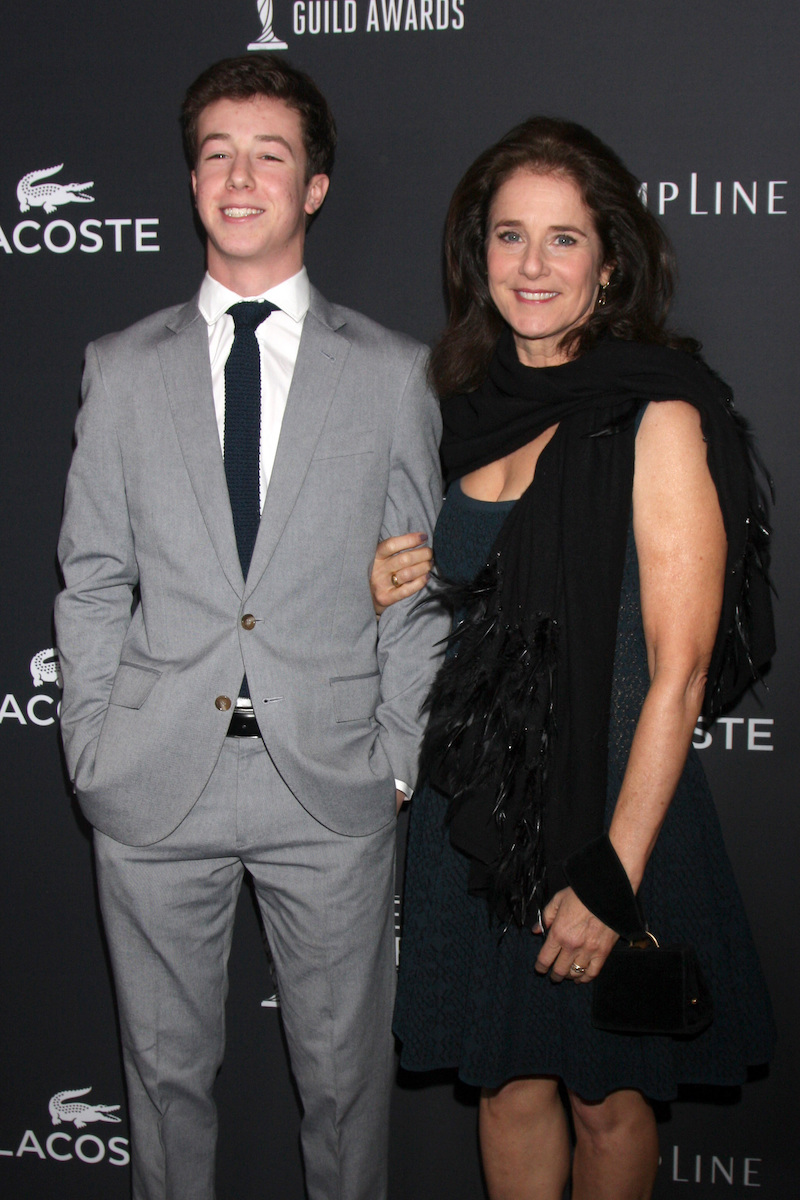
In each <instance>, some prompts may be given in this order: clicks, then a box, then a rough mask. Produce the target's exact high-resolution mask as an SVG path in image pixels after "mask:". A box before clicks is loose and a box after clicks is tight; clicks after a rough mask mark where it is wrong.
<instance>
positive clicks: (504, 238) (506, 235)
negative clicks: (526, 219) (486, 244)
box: [498, 229, 522, 242]
mask: <svg viewBox="0 0 800 1200" xmlns="http://www.w3.org/2000/svg"><path fill="white" fill-rule="evenodd" d="M498 237H499V238H500V241H501V242H519V241H521V240H522V239H521V238H520V236H519V234H518V233H517V231H516V230H515V229H504V230H502V232H501V233H499V234H498Z"/></svg>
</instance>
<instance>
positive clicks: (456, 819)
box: [373, 118, 773, 1200]
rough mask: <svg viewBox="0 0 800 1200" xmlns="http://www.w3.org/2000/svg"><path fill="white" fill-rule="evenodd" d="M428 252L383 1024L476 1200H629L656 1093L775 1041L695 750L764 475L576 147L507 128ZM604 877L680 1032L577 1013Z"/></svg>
mask: <svg viewBox="0 0 800 1200" xmlns="http://www.w3.org/2000/svg"><path fill="white" fill-rule="evenodd" d="M445 241H446V261H447V276H448V285H449V293H450V308H451V311H450V320H449V324H448V326H447V329H446V331H445V333H444V335H443V336H442V338H441V340H440V342H439V344H438V345H437V347H436V349H435V350H434V352H433V356H432V366H431V370H432V378H433V381H434V384H435V386H436V387H437V389H438V391H439V394H440V395H441V397H442V401H443V403H442V408H443V418H444V439H443V445H442V456H443V462H444V466H445V472H446V477H447V481H448V484H449V490H448V493H447V498H446V500H445V504H444V508H443V510H442V514H441V516H440V519H439V523H438V525H437V530H436V535H435V542H434V551H435V555H436V561H437V566H438V570H439V573H440V574H441V575H442V576H443V577H444V578H445V579H447V580H449V581H450V583H449V585H448V587H446V589H445V592H446V594H447V595H448V596H449V599H450V602H451V603H452V604H453V605H454V607H455V608H456V609H457V620H456V626H455V629H454V633H453V636H452V639H451V643H452V644H451V647H450V652H449V654H448V658H447V661H446V662H445V664H444V666H443V668H442V670H441V672H440V675H439V678H438V680H437V683H436V685H435V687H434V691H433V694H432V697H431V701H430V713H431V715H430V723H429V729H428V733H427V735H426V742H425V746H424V749H423V756H422V775H423V778H425V779H427V781H428V782H427V783H426V784H425V786H424V787H423V788H422V789H421V790H420V791H419V792H418V794H417V796H416V797H415V799H414V801H413V806H412V820H411V828H410V834H409V849H408V865H407V876H406V897H405V920H404V937H403V948H402V962H401V972H400V982H399V994H398V1002H397V1011H396V1022H395V1029H396V1033H397V1035H398V1037H399V1039H400V1041H401V1043H402V1063H403V1066H404V1067H406V1068H408V1069H410V1070H431V1069H435V1068H442V1067H458V1070H459V1073H460V1075H461V1077H462V1078H463V1079H464V1080H465V1081H466V1082H467V1083H470V1084H475V1085H478V1086H480V1087H481V1089H482V1093H481V1102H480V1142H481V1151H482V1157H483V1164H484V1170H485V1175H486V1181H487V1185H488V1189H489V1194H490V1196H491V1198H492V1200H529V1198H533V1197H536V1200H551V1198H552V1200H556V1198H559V1200H560V1197H561V1196H562V1192H563V1189H564V1187H565V1184H566V1182H567V1178H568V1176H569V1174H570V1169H571V1172H572V1188H573V1191H572V1195H573V1197H574V1200H589V1198H591V1200H605V1198H608V1200H612V1198H613V1200H641V1198H643V1197H648V1196H650V1195H651V1191H652V1187H653V1181H654V1178H655V1172H656V1167H657V1163H658V1141H657V1137H656V1127H655V1121H654V1117H653V1113H652V1109H651V1107H650V1103H649V1101H650V1100H652V1099H669V1098H671V1097H673V1096H674V1095H675V1093H676V1088H677V1086H678V1084H680V1083H706V1084H737V1083H740V1082H742V1081H743V1080H744V1078H745V1076H746V1071H747V1066H748V1064H751V1063H759V1062H764V1061H766V1059H767V1058H768V1057H769V1055H770V1052H771V1048H772V1040H773V1032H772V1023H771V1016H770V1010H769V1001H768V998H767V995H766V991H765V988H764V984H763V980H762V976H761V973H760V968H759V966H758V961H757V958H756V954H755V951H754V948H753V945H752V941H751V938H750V934H749V931H748V928H747V922H746V918H745V916H744V913H743V911H742V907H741V902H740V899H739V896H738V893H737V891H736V885H735V883H734V881H733V878H732V875H731V871H730V866H729V864H728V862H727V859H726V857H725V852H724V849H723V846H722V840H721V835H720V831H719V826H718V823H717V819H716V816H715V813H714V810H713V805H712V802H711V798H710V795H709V793H708V788H707V785H706V783H705V779H704V777H703V774H702V770H701V768H700V766H699V762H698V761H697V758H696V755H695V754H694V752H693V751H691V750H690V744H691V740H692V732H693V730H694V728H695V725H696V722H697V719H698V716H699V715H700V713H701V712H703V713H705V714H706V715H711V714H713V713H715V712H716V711H718V710H719V708H720V707H721V706H723V705H728V704H730V703H731V702H732V700H733V699H734V698H735V697H736V696H737V695H738V694H739V693H740V692H741V691H742V690H743V689H744V687H745V686H746V685H747V683H749V682H751V681H752V677H753V669H754V668H758V667H760V666H763V665H764V664H765V663H766V661H767V660H768V659H769V657H770V655H771V653H772V648H773V647H772V625H771V612H770V608H769V592H768V587H767V584H766V580H765V577H764V570H763V561H764V556H765V550H766V547H765V545H764V544H763V543H764V541H765V539H766V532H765V530H764V523H763V517H762V515H761V514H760V495H759V490H758V487H757V485H756V483H755V479H754V475H753V469H752V464H751V460H750V453H749V449H748V446H747V440H746V435H745V432H744V426H743V422H741V420H740V419H739V418H738V417H737V416H736V415H735V414H734V413H733V411H732V405H731V401H730V398H729V396H728V393H727V390H726V388H725V385H724V384H723V383H722V382H721V381H720V380H719V379H718V378H717V377H716V376H714V375H713V374H712V373H711V372H710V371H709V369H708V368H707V367H706V366H705V365H704V364H703V363H702V361H701V360H699V359H698V358H697V357H696V355H695V352H696V350H697V345H696V343H693V342H690V341H688V340H682V339H679V338H678V337H676V336H674V335H673V334H671V333H670V332H669V331H668V330H667V329H666V327H665V317H666V312H667V307H668V303H669V299H670V295H671V290H672V273H671V265H670V252H669V248H668V245H667V243H666V240H665V238H664V235H663V233H662V231H661V229H660V227H659V226H658V223H657V222H656V221H655V219H654V218H653V217H652V216H651V215H650V214H649V213H648V212H647V211H646V210H645V209H644V207H643V206H642V205H641V203H640V200H639V198H638V194H637V184H636V181H635V180H634V179H633V177H632V176H631V175H630V173H629V172H628V171H627V170H626V169H625V167H624V166H623V165H622V163H621V162H620V161H619V159H618V158H617V157H616V155H614V154H613V152H612V151H610V150H609V149H608V147H606V146H605V145H604V144H603V143H602V142H600V141H599V140H598V139H597V138H595V137H594V135H592V134H591V133H589V132H588V131H587V130H585V129H583V128H581V127H580V126H577V125H574V124H571V123H569V122H563V121H557V120H551V119H547V118H533V119H532V120H530V121H527V122H525V123H524V124H522V125H520V126H518V127H517V128H516V129H514V130H512V131H511V132H510V133H509V134H508V135H507V136H506V137H504V138H503V139H502V140H501V141H500V142H498V143H497V144H496V145H495V146H492V147H491V148H490V149H489V150H488V151H486V152H485V153H484V154H483V155H481V157H480V158H479V159H478V160H477V161H476V162H475V163H474V164H473V166H472V167H471V168H470V170H469V171H468V172H467V174H466V175H465V177H464V179H463V180H462V181H461V183H460V184H459V186H458V188H457V190H456V193H455V195H454V197H453V201H452V204H451V207H450V212H449V216H448V221H447V229H446V235H445ZM419 550H420V546H419V543H418V541H416V540H415V539H413V538H409V539H402V538H401V539H399V540H398V539H395V540H394V541H393V543H392V545H391V546H389V547H387V546H384V547H382V548H380V549H379V554H378V558H377V559H376V565H375V569H374V572H373V595H374V598H375V600H376V604H378V605H380V604H386V603H388V602H390V601H391V600H392V599H393V593H394V592H398V593H399V592H400V591H401V590H402V591H403V592H404V593H405V590H406V589H408V588H412V587H418V586H422V584H421V582H420V581H421V580H422V578H423V576H424V573H425V571H426V570H427V564H426V563H425V562H421V560H420V558H419ZM405 554H408V555H410V559H409V560H408V561H407V560H405V559H404V558H403V555H405ZM392 575H393V576H394V578H393V579H391V580H390V576H392ZM587 848H588V849H587ZM587 862H588V863H589V866H588V867H587ZM620 864H621V866H622V868H624V874H623V875H622V876H621V878H622V880H623V881H624V887H625V888H627V889H628V892H630V888H628V883H627V881H628V880H629V881H630V885H631V886H632V888H633V890H634V891H635V892H636V893H637V895H638V900H639V903H640V905H641V907H642V909H643V911H644V914H645V916H646V919H647V921H648V923H649V927H650V929H652V930H653V931H654V932H655V934H656V935H657V936H658V938H659V939H660V941H661V942H662V944H664V943H675V942H689V943H691V944H692V945H693V946H694V948H695V949H696V951H697V954H698V956H699V958H700V961H701V965H702V969H703V971H704V973H705V975H706V976H707V978H708V981H709V983H710V987H711V991H712V994H713V1002H714V1020H713V1023H712V1024H711V1026H710V1028H708V1029H707V1030H706V1031H705V1032H703V1033H701V1034H699V1035H698V1036H695V1037H693V1038H682V1039H675V1038H672V1037H667V1036H655V1035H652V1036H649V1035H648V1036H634V1035H630V1034H620V1033H609V1032H606V1031H604V1030H602V1029H599V1028H595V1027H594V1026H593V1025H592V1016H591V1001H592V992H593V991H594V990H595V989H594V987H593V986H587V985H592V984H593V981H594V980H596V979H597V978H598V976H600V974H601V972H602V970H603V967H604V964H605V962H606V959H607V957H608V955H609V954H610V952H611V951H612V949H613V948H614V946H615V944H616V943H617V941H618V932H616V931H615V929H614V928H612V924H613V923H614V921H613V917H611V916H609V915H608V914H609V913H610V912H612V911H613V908H614V900H615V895H614V880H615V879H618V873H619V869H620ZM587 872H588V875H587ZM626 877H627V879H626ZM581 896H584V897H587V898H588V897H593V899H591V900H589V904H588V905H587V903H584V902H583V900H582V899H581V898H580V897H581ZM603 916H606V920H607V921H609V922H610V923H605V922H604V920H603V919H602V917H603ZM617 928H618V929H619V926H618V927H617ZM560 1088H562V1089H563V1090H564V1092H565V1094H566V1096H567V1097H568V1100H569V1108H570V1110H571V1117H572V1123H573V1125H574V1133H575V1149H574V1157H573V1161H572V1166H571V1168H570V1137H569V1125H568V1118H567V1113H566V1111H565V1109H564V1106H563V1105H562V1102H561V1099H560V1091H559V1089H560Z"/></svg>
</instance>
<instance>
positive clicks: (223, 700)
mask: <svg viewBox="0 0 800 1200" xmlns="http://www.w3.org/2000/svg"><path fill="white" fill-rule="evenodd" d="M230 706H231V698H230V696H217V698H216V700H215V701H214V707H215V708H218V709H219V711H220V712H227V711H228V709H229V708H230Z"/></svg>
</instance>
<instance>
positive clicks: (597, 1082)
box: [395, 483, 774, 1100]
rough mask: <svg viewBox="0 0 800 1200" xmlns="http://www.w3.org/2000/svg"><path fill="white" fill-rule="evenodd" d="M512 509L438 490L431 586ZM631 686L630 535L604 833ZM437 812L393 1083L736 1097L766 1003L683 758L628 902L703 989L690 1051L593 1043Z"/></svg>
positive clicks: (642, 669) (408, 899) (638, 674)
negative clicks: (438, 1081) (497, 913)
mask: <svg viewBox="0 0 800 1200" xmlns="http://www.w3.org/2000/svg"><path fill="white" fill-rule="evenodd" d="M512 507H513V502H499V503H491V502H487V501H481V500H475V499H473V498H471V497H469V496H466V495H464V493H463V492H462V491H461V487H460V485H459V484H458V483H455V484H453V485H452V487H451V488H450V490H449V492H448V495H447V498H446V500H445V504H444V507H443V509H442V512H441V515H440V518H439V522H438V524H437V527H436V533H435V538H434V551H435V556H436V562H437V564H438V568H439V570H440V572H441V573H442V574H443V575H444V576H445V577H446V578H449V579H456V580H464V581H467V580H469V579H472V578H473V577H474V576H475V575H476V574H477V573H478V571H479V570H480V568H481V567H482V566H483V564H484V563H485V561H486V559H487V557H488V554H489V551H490V549H491V547H492V545H493V543H494V540H495V538H496V536H497V534H498V532H499V530H500V527H501V525H502V523H503V520H504V519H505V517H506V516H507V515H508V513H509V511H510V510H511V508H512ZM532 553H534V554H535V547H534V548H532ZM647 687H648V672H647V655H646V647H645V641H644V634H643V630H642V618H641V609H640V603H639V576H638V563H637V558H636V548H635V545H634V541H633V534H632V532H631V533H630V535H629V540H628V549H627V555H626V563H625V572H624V578H623V585H622V594H621V601H620V611H619V621H618V628H617V641H616V652H615V657H614V675H613V685H612V709H611V726H610V732H609V762H608V766H609V777H608V802H607V809H606V823H607V824H608V823H610V820H611V816H612V813H613V809H614V804H615V802H616V797H617V795H618V793H619V789H620V786H621V784H622V779H623V775H624V773H625V767H626V763H627V759H628V754H629V751H630V746H631V742H632V740H633V734H634V731H635V728H636V723H637V720H638V716H639V712H640V710H641V706H642V703H643V701H644V697H645V694H646V692H647ZM446 811H447V801H446V800H445V799H444V798H443V797H442V796H441V795H439V793H437V792H436V791H435V790H434V789H432V788H430V787H428V786H424V787H423V788H421V789H420V791H419V792H418V793H417V794H416V795H415V797H414V801H413V804H412V816H411V825H410V830H409V843H408V856H407V864H406V877H405V890H404V917H403V939H402V950H401V959H400V978H399V985H398V997H397V1008H396V1013H395V1032H396V1034H397V1035H398V1037H399V1039H400V1041H401V1044H402V1048H401V1063H402V1066H403V1067H404V1068H406V1069H408V1070H412V1071H428V1070H434V1069H438V1068H457V1069H458V1073H459V1075H460V1077H461V1078H462V1079H463V1080H464V1081H465V1082H466V1083H469V1084H473V1085H477V1086H482V1087H497V1086H499V1085H500V1084H502V1083H504V1082H506V1081H507V1080H509V1079H511V1078H514V1077H515V1076H521V1075H556V1076H559V1077H560V1078H561V1079H563V1080H564V1082H565V1083H566V1085H567V1086H568V1087H569V1088H570V1089H572V1090H573V1091H575V1092H577V1093H578V1094H579V1095H581V1096H582V1097H584V1098H585V1099H587V1100H597V1099H601V1098H602V1097H604V1096H606V1095H607V1094H608V1093H609V1092H611V1091H613V1090H615V1089H617V1088H637V1089H639V1090H641V1091H642V1092H643V1093H644V1094H645V1095H647V1096H649V1097H651V1098H652V1099H655V1100H669V1099H672V1098H674V1096H675V1095H676V1092H677V1088H678V1086H679V1085H680V1084H718V1085H734V1084H739V1083H742V1082H744V1080H745V1078H746V1075H747V1068H748V1066H749V1065H755V1064H760V1063H764V1062H766V1061H768V1059H769V1058H770V1056H771V1052H772V1047H773V1043H774V1028H773V1022H772V1015H771V1009H770V1004H769V998H768V995H767V991H766V986H765V984H764V980H763V976H762V973H761V968H760V965H759V962H758V957H757V954H756V951H755V947H754V945H753V941H752V937H751V934H750V930H749V928H748V923H747V918H746V916H745V913H744V909H743V906H742V901H741V898H740V896H739V892H738V889H737V886H736V882H735V880H734V878H733V874H732V871H731V866H730V863H729V861H728V858H727V855H726V852H725V848H724V844H723V840H722V833H721V830H720V826H719V821H718V818H717V814H716V810H715V808H714V804H713V800H712V797H711V794H710V791H709V788H708V784H707V782H706V779H705V775H704V773H703V769H702V767H701V765H700V762H699V759H698V757H697V753H696V752H695V751H694V750H691V751H690V754H689V758H688V761H687V764H686V767H685V769H684V771H683V775H682V777H681V780H680V783H679V785H678V788H677V791H676V794H675V797H674V799H673V801H672V804H671V806H670V809H669V812H668V814H667V818H666V821H665V823H664V826H663V828H662V830H661V833H660V835H659V838H658V841H657V844H656V847H655V850H654V851H653V854H652V856H651V858H650V861H649V863H648V866H647V869H646V872H645V877H644V880H643V882H642V886H641V889H640V892H639V895H640V898H641V901H642V905H643V908H644V911H645V914H646V915H647V919H648V924H649V926H650V928H651V929H652V930H653V932H654V933H655V934H656V936H657V937H658V939H659V941H660V943H661V945H669V944H670V943H674V942H689V943H690V944H691V945H692V946H694V947H695V949H696V950H697V953H698V956H699V958H700V961H701V964H702V967H703V970H704V973H705V975H706V977H707V980H708V983H709V985H710V988H711V991H712V996H713V1002H714V1013H715V1016H714V1021H713V1023H712V1025H711V1027H710V1028H709V1029H708V1030H707V1031H706V1032H705V1033H703V1034H701V1035H700V1036H699V1037H696V1038H693V1039H674V1038H669V1037H650V1036H648V1037H639V1036H630V1035H625V1034H613V1033H605V1032H601V1031H599V1030H596V1029H594V1028H593V1027H592V1025H591V993H592V985H591V984H582V985H580V986H578V985H576V984H573V983H571V982H570V981H569V980H565V981H564V982H563V983H560V984H555V983H553V982H552V981H551V980H550V978H549V977H547V976H545V977H542V976H540V975H537V974H536V972H535V971H534V963H535V961H536V957H537V955H538V953H539V950H540V948H541V945H542V940H543V939H542V937H541V936H537V935H535V934H532V933H531V932H529V931H527V930H522V929H519V928H518V927H516V926H511V927H509V928H508V929H507V930H506V931H505V932H504V933H503V932H502V930H501V927H500V925H499V924H498V922H497V921H496V920H493V919H490V917H489V911H488V907H487V904H486V902H485V900H483V899H481V898H478V897H475V896H471V895H469V894H468V892H467V876H468V874H469V862H468V860H467V859H466V858H465V857H464V856H463V855H461V854H460V853H459V852H458V851H456V850H454V849H453V847H452V846H451V845H450V840H449V837H448V835H447V830H446V827H445V814H446Z"/></svg>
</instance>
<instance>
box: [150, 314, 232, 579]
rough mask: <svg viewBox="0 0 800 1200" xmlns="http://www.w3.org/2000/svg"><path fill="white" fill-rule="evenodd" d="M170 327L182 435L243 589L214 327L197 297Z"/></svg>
mask: <svg viewBox="0 0 800 1200" xmlns="http://www.w3.org/2000/svg"><path fill="white" fill-rule="evenodd" d="M167 328H168V329H169V330H170V331H171V332H170V333H168V334H167V335H166V337H165V339H164V340H163V341H162V343H161V345H160V346H159V347H158V354H159V358H160V360H161V370H162V374H163V377H164V385H165V387H166V390H167V397H168V399H169V404H170V408H171V409H172V416H173V420H174V422H175V428H176V430H177V434H178V441H179V442H180V446H181V451H182V453H183V459H184V462H185V464H186V469H187V471H188V472H189V477H190V479H191V481H192V487H193V488H194V493H195V496H196V497H197V503H198V506H199V508H200V512H201V513H202V516H203V520H204V521H205V524H206V528H207V529H208V536H209V537H210V539H211V543H212V545H213V547H214V550H215V551H216V554H217V557H218V558H219V561H220V564H221V566H222V569H223V571H224V572H225V574H226V576H227V577H228V580H229V581H230V584H231V587H232V588H233V589H234V591H235V592H236V593H237V594H238V595H241V594H242V590H243V588H244V578H243V576H242V568H241V565H240V563H239V555H238V552H237V549H236V535H235V533H234V529H233V517H232V516H231V505H230V499H229V497H228V485H227V482H226V480H225V466H224V463H223V460H222V453H221V451H220V444H219V433H218V431H217V421H216V417H215V415H214V398H213V389H212V384H211V364H210V361H209V356H208V329H207V327H206V323H205V321H203V320H202V318H201V317H200V313H199V311H198V308H197V301H196V300H192V301H190V302H189V304H187V305H186V306H185V307H184V308H183V309H181V310H180V312H179V313H178V314H177V316H176V317H175V318H173V319H172V320H171V321H170V322H169V323H168V325H167Z"/></svg>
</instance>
